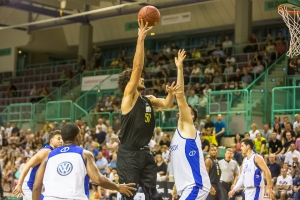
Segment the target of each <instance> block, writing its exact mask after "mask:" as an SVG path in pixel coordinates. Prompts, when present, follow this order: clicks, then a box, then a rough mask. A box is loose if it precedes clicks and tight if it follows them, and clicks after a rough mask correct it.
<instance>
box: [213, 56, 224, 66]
mask: <svg viewBox="0 0 300 200" xmlns="http://www.w3.org/2000/svg"><path fill="white" fill-rule="evenodd" d="M214 63H215V64H217V65H218V66H221V65H223V64H225V60H224V59H223V58H222V57H221V56H220V54H217V55H216V58H215V62H214Z"/></svg>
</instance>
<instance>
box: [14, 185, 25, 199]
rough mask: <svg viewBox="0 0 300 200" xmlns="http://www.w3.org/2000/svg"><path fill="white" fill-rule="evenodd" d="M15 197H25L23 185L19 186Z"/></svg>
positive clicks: (15, 190)
mask: <svg viewBox="0 0 300 200" xmlns="http://www.w3.org/2000/svg"><path fill="white" fill-rule="evenodd" d="M13 195H14V196H15V197H17V198H21V197H22V196H24V193H23V190H22V185H19V184H18V185H17V186H16V187H15V189H14V191H13Z"/></svg>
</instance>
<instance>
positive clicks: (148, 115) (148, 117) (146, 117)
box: [145, 113, 151, 123]
mask: <svg viewBox="0 0 300 200" xmlns="http://www.w3.org/2000/svg"><path fill="white" fill-rule="evenodd" d="M150 120H151V113H145V122H146V123H150Z"/></svg>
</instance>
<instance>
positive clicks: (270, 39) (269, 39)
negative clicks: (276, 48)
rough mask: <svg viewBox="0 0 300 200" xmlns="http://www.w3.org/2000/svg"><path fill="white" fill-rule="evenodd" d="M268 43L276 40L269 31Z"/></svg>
mask: <svg viewBox="0 0 300 200" xmlns="http://www.w3.org/2000/svg"><path fill="white" fill-rule="evenodd" d="M266 42H267V43H268V42H271V43H274V42H275V38H274V37H273V35H272V34H271V33H268V36H267V41H266Z"/></svg>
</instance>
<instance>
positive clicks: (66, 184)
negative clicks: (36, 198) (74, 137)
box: [43, 145, 90, 200]
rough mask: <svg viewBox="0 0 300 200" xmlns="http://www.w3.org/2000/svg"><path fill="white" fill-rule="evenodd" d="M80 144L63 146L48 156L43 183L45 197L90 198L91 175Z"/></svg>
mask: <svg viewBox="0 0 300 200" xmlns="http://www.w3.org/2000/svg"><path fill="white" fill-rule="evenodd" d="M83 151H84V149H83V148H82V147H79V146H75V145H71V146H62V147H59V148H57V149H55V150H53V151H52V152H51V153H50V154H49V157H48V160H47V165H46V169H45V174H44V179H43V185H44V187H45V191H44V193H43V195H44V197H45V198H47V197H53V198H61V199H86V200H87V199H88V197H89V180H90V177H89V176H88V174H87V171H86V165H85V161H84V158H83V156H82V153H83Z"/></svg>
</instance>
